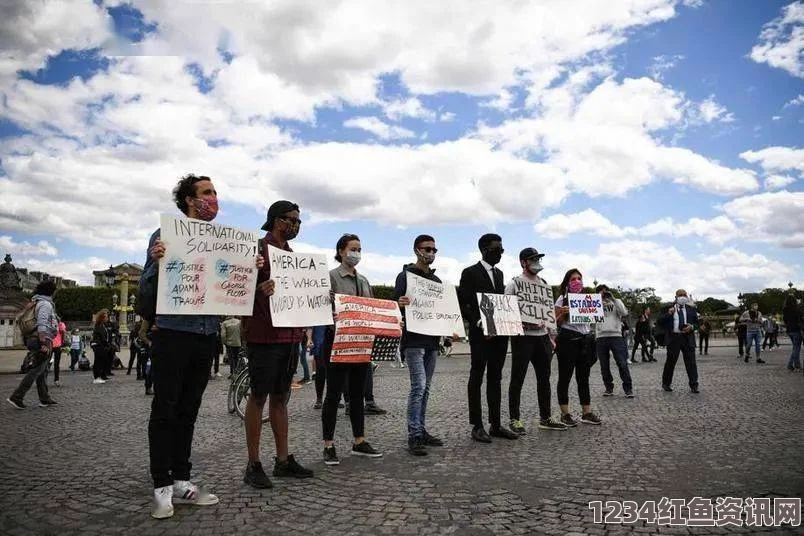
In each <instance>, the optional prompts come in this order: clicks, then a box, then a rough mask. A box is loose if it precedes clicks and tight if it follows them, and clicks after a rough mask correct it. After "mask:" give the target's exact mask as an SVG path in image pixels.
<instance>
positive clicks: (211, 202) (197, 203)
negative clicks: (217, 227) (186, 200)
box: [193, 199, 218, 221]
mask: <svg viewBox="0 0 804 536" xmlns="http://www.w3.org/2000/svg"><path fill="white" fill-rule="evenodd" d="M193 206H194V207H195V210H196V211H197V212H198V217H199V218H200V219H202V220H204V221H212V220H214V219H215V216H217V215H218V200H217V199H193Z"/></svg>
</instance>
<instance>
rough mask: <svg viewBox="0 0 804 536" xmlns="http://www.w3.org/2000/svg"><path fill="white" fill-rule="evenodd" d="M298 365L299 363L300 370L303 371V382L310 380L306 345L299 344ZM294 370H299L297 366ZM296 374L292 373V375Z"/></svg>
mask: <svg viewBox="0 0 804 536" xmlns="http://www.w3.org/2000/svg"><path fill="white" fill-rule="evenodd" d="M299 363H301V366H302V370H303V371H304V376H302V379H303V380H309V379H310V364H309V363H308V362H307V345H306V344H299ZM296 370H299V367H298V365H297V366H296ZM295 373H296V372H295V371H294V374H295Z"/></svg>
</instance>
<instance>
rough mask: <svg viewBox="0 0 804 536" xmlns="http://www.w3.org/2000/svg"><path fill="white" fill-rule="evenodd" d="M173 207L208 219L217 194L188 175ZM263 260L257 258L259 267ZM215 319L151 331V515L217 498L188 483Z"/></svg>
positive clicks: (155, 240) (176, 321) (167, 320)
mask: <svg viewBox="0 0 804 536" xmlns="http://www.w3.org/2000/svg"><path fill="white" fill-rule="evenodd" d="M173 200H174V201H175V203H176V206H177V207H178V208H179V210H181V211H182V212H183V213H184V215H185V216H187V217H188V218H192V219H196V220H203V221H212V220H213V219H215V216H216V215H217V214H218V194H217V192H216V191H215V187H214V186H213V184H212V181H211V180H210V178H209V177H204V176H196V175H192V174H191V175H187V176H185V177H182V179H181V180H180V181H179V182H178V184H177V185H176V187H175V188H174V189H173ZM160 236H161V235H160V230H159V229H157V230H156V231H155V232H154V233H153V235H152V236H151V240H150V243H149V244H148V258H147V260H146V262H145V267H144V268H143V275H142V277H143V280H146V279H148V278H150V277H153V276H154V275H155V274H156V273H157V272H158V270H159V259H161V258H162V257H164V255H165V244H164V243H163V242H162V241H161V240H160V239H159V237H160ZM262 262H263V260H262V257H261V256H260V257H258V258H257V265H258V266H260V265H261V264H262ZM218 325H219V319H218V317H217V316H211V315H159V314H158V315H156V318H155V320H154V325H153V328H152V331H151V333H152V335H151V340H152V354H151V355H152V357H151V363H152V365H151V367H152V369H151V370H152V373H153V383H154V391H155V396H154V400H153V403H152V404H151V418H150V420H149V422H148V446H149V450H150V456H151V477H152V478H153V481H154V498H153V504H152V508H151V516H153V517H155V518H157V519H163V518H166V517H171V516H172V515H173V504H193V505H199V506H205V505H212V504H217V503H218V497H216V496H215V495H212V494H211V493H208V492H206V491H204V490H203V489H202V488H199V487H198V486H197V485H196V484H193V483H192V482H190V468H191V467H192V464H191V463H190V450H191V448H192V444H193V430H194V428H195V420H196V417H197V416H198V408H199V407H200V406H201V398H202V397H203V395H204V390H205V389H206V387H207V381H208V380H209V368H210V365H211V364H212V358H213V356H214V355H215V353H216V352H217V338H216V336H217V333H218Z"/></svg>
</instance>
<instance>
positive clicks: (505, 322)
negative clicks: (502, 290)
mask: <svg viewBox="0 0 804 536" xmlns="http://www.w3.org/2000/svg"><path fill="white" fill-rule="evenodd" d="M477 304H478V306H479V307H480V320H481V322H482V324H483V333H484V334H485V335H489V336H495V335H524V334H525V332H524V331H523V330H522V317H521V316H519V300H518V299H517V297H516V296H514V295H513V294H487V293H485V292H478V293H477Z"/></svg>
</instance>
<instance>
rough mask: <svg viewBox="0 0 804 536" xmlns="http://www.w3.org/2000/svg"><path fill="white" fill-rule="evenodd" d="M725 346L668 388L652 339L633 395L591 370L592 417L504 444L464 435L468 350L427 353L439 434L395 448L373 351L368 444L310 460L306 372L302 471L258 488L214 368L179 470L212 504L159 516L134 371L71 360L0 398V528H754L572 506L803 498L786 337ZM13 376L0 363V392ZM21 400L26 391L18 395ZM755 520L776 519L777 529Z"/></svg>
mask: <svg viewBox="0 0 804 536" xmlns="http://www.w3.org/2000/svg"><path fill="white" fill-rule="evenodd" d="M735 353H736V352H734V350H733V349H732V348H718V349H715V350H714V351H712V352H710V355H709V356H707V357H704V358H702V359H700V361H699V368H700V376H701V394H699V395H693V394H691V393H690V392H689V391H688V390H687V389H686V388H685V380H686V377H685V374H684V369H683V365H682V364H681V363H679V366H678V370H677V372H678V375H677V376H676V378H677V379H676V382H675V383H676V385H675V387H676V391H675V392H673V393H664V392H662V391H661V389H660V388H659V383H660V380H659V378H660V374H661V364H662V362H663V361H664V352H663V351H657V356H659V357H660V359H659V360H660V363H654V364H639V365H635V366H633V367H632V370H633V375H634V383H635V392H636V396H637V397H636V398H635V399H631V400H629V399H626V398H624V397H623V396H622V394H621V392H618V393H617V396H615V397H611V398H603V397H601V396H600V395H601V393H602V385H601V382H600V372H599V367H595V368H594V369H593V371H592V380H593V381H592V385H593V391H592V395H593V404H594V406H595V407H596V408H597V409H598V410H599V412H600V414H601V415H602V417H603V419H604V420H605V422H604V424H603V426H600V427H594V426H580V427H578V428H576V429H573V430H569V431H567V432H552V433H550V432H541V431H538V430H536V429H533V430H532V431H531V433H530V434H529V435H527V436H526V437H524V438H521V439H520V440H518V441H505V440H495V442H494V443H493V444H492V445H480V444H477V443H473V442H472V441H471V440H470V439H469V427H468V425H467V422H466V414H467V412H466V400H465V388H466V378H467V371H468V360H467V359H466V358H463V357H453V358H447V359H443V360H441V361H440V363H439V368H438V370H437V373H436V377H435V387H434V392H433V394H432V398H431V405H430V410H429V420H428V428H429V429H430V430H431V431H432V432H433V433H436V434H438V435H440V436H442V437H443V438H444V439H445V441H446V443H447V446H446V447H443V448H440V449H432V450H431V455H429V456H427V457H425V458H413V457H411V456H410V455H408V454H407V452H406V451H405V450H404V444H405V432H404V430H405V405H406V394H407V388H408V378H407V370H406V369H394V368H391V367H390V366H389V365H388V364H383V366H382V368H381V369H380V370H379V372H378V374H377V376H376V379H375V385H376V393H377V395H378V400H379V401H380V403H381V405H382V406H384V407H385V408H386V409H388V410H389V412H388V415H386V416H381V417H367V434H368V437H369V440H370V441H371V442H372V444H373V445H375V446H376V447H379V448H381V449H382V450H383V451H384V452H385V457H384V458H382V459H380V460H367V459H350V458H349V457H348V456H343V455H342V463H341V465H340V466H339V467H334V468H330V467H325V466H324V465H323V463H322V461H321V452H320V451H321V442H320V433H321V432H320V430H321V427H320V416H319V412H318V411H316V410H314V409H313V408H312V405H313V399H314V390H313V388H312V386H308V387H305V388H304V389H302V390H300V391H296V392H294V395H293V398H292V400H291V413H292V423H291V445H292V450H293V451H295V453H296V456H297V458H298V459H299V460H300V461H301V462H303V463H305V464H307V465H309V466H310V467H311V468H313V469H314V470H315V471H316V477H315V478H314V479H310V480H306V481H289V480H281V481H279V480H276V479H275V487H274V489H273V490H268V491H256V490H252V489H250V488H247V487H246V486H244V485H243V484H242V480H241V478H242V470H243V468H244V466H245V445H244V439H243V426H242V423H241V421H240V420H239V419H238V418H237V417H234V416H232V415H229V414H227V413H226V409H225V407H226V403H225V393H226V388H227V385H228V382H226V381H215V382H210V386H209V388H208V390H207V394H206V396H205V399H204V404H203V406H202V408H201V413H200V417H199V423H198V426H197V428H196V441H195V447H194V452H193V461H194V463H195V468H196V470H195V471H194V474H195V476H196V478H197V480H198V481H200V482H202V483H203V484H205V485H207V486H208V487H209V488H210V489H211V490H212V491H214V492H215V493H217V494H219V495H220V497H221V503H220V504H219V505H217V506H215V507H207V508H190V507H177V509H176V515H175V517H174V518H172V519H171V520H167V521H161V522H159V521H155V520H152V519H151V518H150V517H149V515H148V512H149V502H150V492H151V489H150V481H149V477H148V470H147V467H148V458H147V445H146V421H147V418H148V408H149V399H148V398H146V397H145V396H144V395H143V388H142V384H141V383H139V382H136V381H135V380H134V378H133V377H125V376H123V377H121V376H120V375H119V374H118V376H116V377H115V379H114V381H112V382H110V383H108V384H106V385H100V386H95V385H91V383H90V375H89V374H88V373H76V374H74V375H73V374H70V373H67V374H65V375H64V377H63V384H64V385H63V387H61V388H53V393H54V397H55V398H56V399H57V400H58V402H59V405H58V406H57V407H54V408H49V409H44V408H38V407H30V408H29V409H27V410H26V411H17V410H14V409H12V408H11V407H10V406H8V405H7V404H6V403H5V402H3V406H2V408H1V409H0V430H2V432H3V433H2V434H0V452H2V456H0V490H2V494H1V495H0V533H2V534H8V535H18V534H19V535H21V534H60V535H61V534H85V535H94V534H234V533H238V534H316V535H325V534H338V535H343V534H460V535H463V534H562V535H563V534H570V533H586V534H606V533H609V532H617V533H619V532H632V531H633V532H639V533H663V534H664V533H671V534H672V533H687V532H688V531H689V532H693V533H710V534H714V533H725V532H740V533H756V532H759V531H758V529H756V528H753V529H749V528H745V527H744V528H736V527H717V528H709V529H700V528H696V529H692V528H690V529H688V528H687V527H672V528H671V527H667V526H662V527H657V526H656V525H645V524H644V523H640V524H638V525H626V526H620V525H602V524H598V525H595V524H593V523H592V514H591V511H590V510H589V509H588V506H587V505H588V503H589V501H593V500H603V501H606V500H632V501H636V502H637V503H639V504H642V503H643V501H645V500H656V501H658V500H659V499H661V498H662V497H668V498H684V499H686V500H689V499H691V498H692V497H694V496H702V497H705V498H710V499H713V500H714V499H715V498H717V497H726V496H731V497H741V498H746V497H749V496H753V497H801V496H802V495H804V468H803V467H802V463H801V455H802V450H801V449H802V439H803V438H804V417H803V416H802V404H803V403H804V376H803V375H802V374H801V373H800V372H799V373H795V374H794V373H790V372H788V371H787V370H785V367H784V363H786V355H787V351H781V350H780V351H775V352H769V353H767V354H766V358H767V359H768V361H769V363H768V364H767V365H764V366H762V365H756V364H754V363H750V364H745V363H743V362H742V361H738V359H737V358H736V357H735ZM554 374H555V373H554ZM507 376H508V371H507V367H506V377H507ZM18 380H19V376H11V375H5V376H0V391H2V393H4V394H3V398H5V397H6V396H7V393H9V392H10V391H11V390H12V388H13V387H14V386H15V384H16V382H17V381H18ZM553 385H554V386H555V376H554V380H553ZM506 388H507V385H506ZM571 394H572V393H571ZM554 396H555V395H554ZM523 398H524V400H523V409H524V414H525V415H528V416H532V415H535V414H536V407H535V398H536V397H535V382H534V379H533V374H532V371H531V372H530V373H529V376H528V379H527V383H526V385H525V394H524V396H523ZM27 401H28V402H29V403H30V404H33V403H34V402H35V394H34V393H33V392H32V393H30V394H29V395H28V398H27ZM506 403H507V396H506V397H504V404H506ZM573 404H576V402H573ZM503 413H504V415H505V414H507V411H505V410H504V412H503ZM528 424H530V422H529V423H528ZM265 438H266V439H267V441H265V443H264V447H263V452H264V461H265V462H268V461H269V460H270V459H271V456H272V454H273V442H272V440H271V435H270V431H266V432H265ZM336 440H337V443H338V446H339V447H340V451H341V453H342V454H344V453H345V452H346V451H347V446H348V444H349V426H348V421H347V419H345V418H343V415H342V413H341V415H340V416H339V422H338V430H337V434H336ZM800 529H801V527H799V528H798V529H796V530H800ZM764 530H765V531H767V532H768V533H779V534H788V533H791V531H792V530H794V529H791V528H790V527H766V528H765V529H764Z"/></svg>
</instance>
